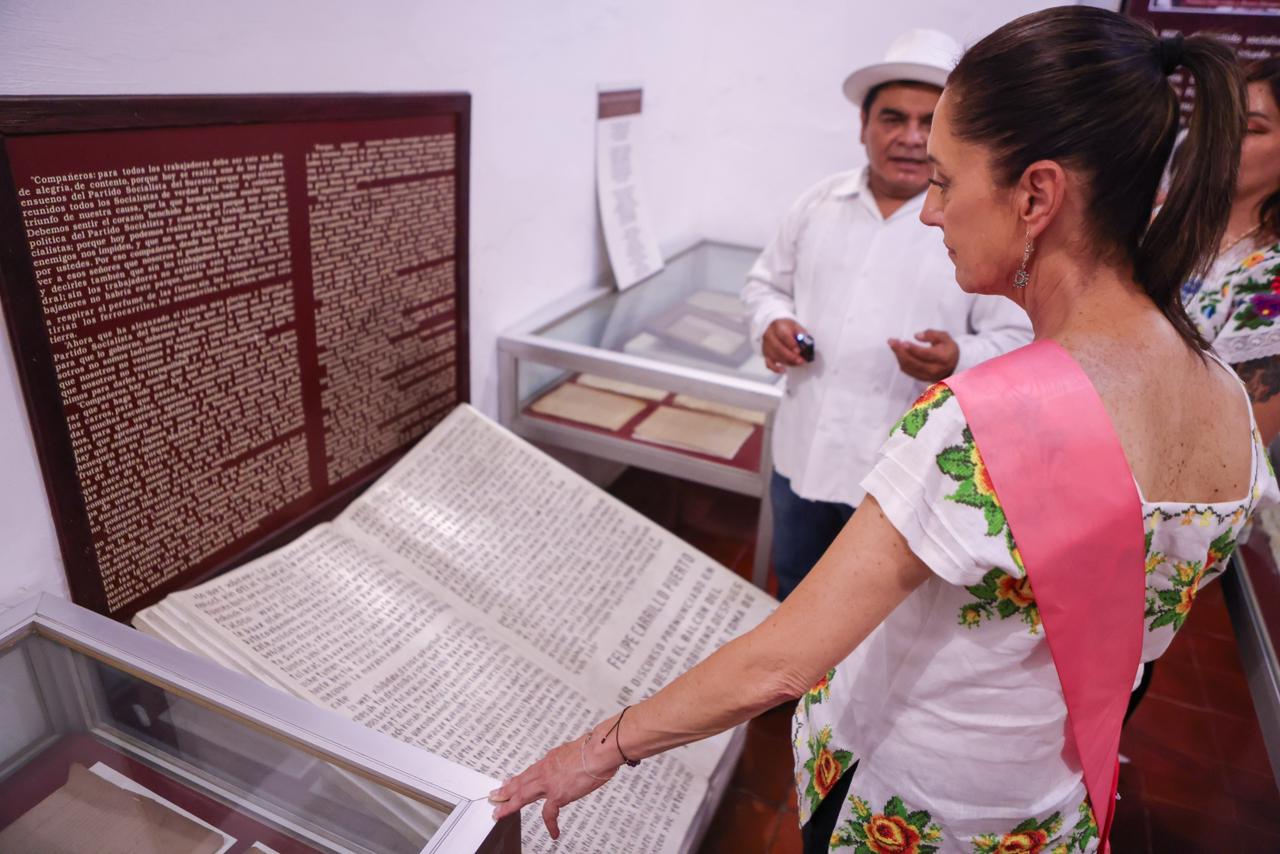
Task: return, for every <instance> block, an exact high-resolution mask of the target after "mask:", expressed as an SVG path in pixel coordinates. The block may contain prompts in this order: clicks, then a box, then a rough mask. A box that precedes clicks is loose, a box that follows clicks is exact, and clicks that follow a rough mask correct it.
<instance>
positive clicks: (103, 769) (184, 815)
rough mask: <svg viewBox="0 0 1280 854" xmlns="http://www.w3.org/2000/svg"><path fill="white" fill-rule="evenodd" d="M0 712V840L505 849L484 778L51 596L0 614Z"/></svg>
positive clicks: (69, 845)
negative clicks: (495, 821)
mask: <svg viewBox="0 0 1280 854" xmlns="http://www.w3.org/2000/svg"><path fill="white" fill-rule="evenodd" d="M0 720H2V721H3V725H2V726H0V851H43V850H60V851H65V850H77V851H78V850H85V851H95V852H102V851H129V852H148V851H157V852H159V851H164V852H177V851H192V852H207V854H222V852H232V854H237V852H267V854H270V852H279V854H290V852H302V851H334V852H369V854H374V852H377V854H382V852H387V854H390V852H445V851H448V852H472V851H476V852H478V851H486V852H490V851H492V852H516V851H519V846H520V827H519V820H518V818H519V817H518V816H513V817H512V819H507V820H504V821H502V822H500V823H497V824H495V823H494V822H493V820H492V819H491V818H490V815H491V812H492V807H491V806H490V805H489V804H488V803H487V801H486V800H485V798H486V795H487V793H488V792H489V791H490V790H491V789H492V788H494V787H495V786H496V785H497V781H496V780H493V779H491V778H488V777H486V776H484V775H482V774H479V773H477V772H475V771H472V770H469V769H467V768H463V767H462V766H459V765H456V764H454V763H451V762H447V761H445V760H443V759H441V758H439V757H436V756H433V755H431V754H429V753H427V752H425V751H423V750H420V749H417V748H414V747H411V746H409V745H406V744H403V743H401V742H398V741H396V740H394V739H392V738H390V737H388V736H385V735H382V734H380V733H376V732H373V731H372V730H369V729H366V728H364V727H362V726H359V725H357V724H354V723H351V722H349V721H346V720H343V719H341V718H339V717H337V716H335V715H333V714H332V713H330V712H328V711H326V710H324V709H320V708H317V707H315V706H313V705H311V704H309V703H306V702H304V701H302V700H299V699H296V698H293V697H290V696H287V695H285V694H283V693H281V692H279V691H276V690H274V689H272V688H270V687H268V686H266V685H264V684H262V683H260V682H258V681H256V680H253V679H251V678H249V677H246V676H243V675H240V674H237V673H233V672H231V671H228V670H226V669H224V668H221V667H219V666H218V665H216V664H213V663H211V662H209V661H206V660H204V659H202V658H199V657H197V656H194V655H192V654H190V653H188V652H185V651H183V650H180V649H177V648H176V647H173V646H170V645H168V644H166V643H164V642H162V641H159V640H156V639H155V638H151V637H149V636H146V635H143V634H141V633H140V632H137V631H135V630H133V629H130V628H128V627H127V626H124V625H121V624H119V623H116V622H113V621H111V620H108V619H107V618H105V617H102V616H100V615H98V614H94V613H92V612H90V611H87V610H85V609H83V608H80V607H78V606H76V605H73V604H71V603H69V602H66V601H63V600H61V599H57V598H55V597H52V596H48V595H45V596H41V597H39V598H37V599H33V600H31V601H30V602H28V603H26V604H24V605H21V606H18V607H16V608H11V609H9V610H7V611H3V612H0Z"/></svg>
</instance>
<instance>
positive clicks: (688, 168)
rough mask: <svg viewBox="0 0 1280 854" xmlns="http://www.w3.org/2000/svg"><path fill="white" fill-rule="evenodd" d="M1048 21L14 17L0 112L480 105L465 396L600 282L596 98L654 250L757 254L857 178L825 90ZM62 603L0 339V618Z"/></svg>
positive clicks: (391, 11)
mask: <svg viewBox="0 0 1280 854" xmlns="http://www.w3.org/2000/svg"><path fill="white" fill-rule="evenodd" d="M1046 5H1050V4H1049V3H1043V2H1014V1H1013V0H986V2H983V3H980V4H978V3H953V2H947V0H915V2H899V3H896V4H893V3H870V2H850V0H810V2H806V3H794V2H786V1H785V0H736V2H730V0H702V2H696V3H690V2H687V0H632V2H626V0H578V2H570V0H543V2H539V3H525V2H517V1H516V0H508V2H500V0H454V2H442V0H436V1H435V2H431V0H362V2H358V3H355V2H350V0H219V2H205V0H171V2H166V3H158V2H153V0H111V2H101V0H5V2H3V3H0V57H3V61H0V93H3V94H9V95H35V94H72V93H75V94H91V93H92V94H122V93H210V92H276V91H279V92H290V91H297V92H301V91H372V90H378V91H385V90H442V89H459V90H466V91H469V92H470V93H471V94H472V98H473V100H472V110H473V112H472V152H471V154H472V157H471V187H472V192H471V336H472V338H471V341H472V344H471V360H472V375H473V387H472V395H473V399H474V400H475V401H476V402H477V403H478V404H479V405H480V406H481V408H483V409H484V410H485V411H487V412H489V413H491V414H492V413H494V412H495V410H496V388H495V384H496V374H495V370H494V338H495V335H496V333H497V332H498V331H499V330H501V329H503V328H505V327H506V326H508V325H510V324H511V323H514V322H515V321H517V320H519V319H520V318H521V317H523V316H525V315H527V314H529V313H530V312H531V311H532V310H533V309H535V308H537V307H538V306H540V305H542V304H544V303H546V302H548V301H550V300H551V299H553V298H554V297H556V296H559V295H561V294H564V293H566V292H568V291H571V290H573V289H575V288H578V287H581V286H583V285H585V284H587V283H588V282H591V281H593V280H594V279H595V278H596V277H597V276H598V275H599V274H600V272H601V271H602V270H603V268H604V264H605V259H604V256H603V248H602V243H601V240H600V238H599V236H598V226H597V225H596V218H595V208H594V197H593V188H594V177H593V174H594V173H593V151H592V146H593V142H594V134H593V121H594V107H595V101H594V92H595V87H596V85H597V84H598V83H601V82H605V83H609V82H616V81H640V82H641V83H642V84H643V86H644V90H645V106H644V111H645V125H646V134H647V140H646V142H647V149H646V157H645V160H644V161H643V162H642V163H641V167H642V169H643V172H644V173H645V176H646V178H647V182H646V192H647V197H648V201H649V203H650V206H651V208H652V213H653V219H654V220H655V224H656V230H657V232H658V239H659V243H660V244H661V246H662V248H663V249H664V251H666V252H671V251H674V250H676V249H679V248H682V247H684V246H686V245H688V244H689V243H691V242H693V241H694V240H695V239H697V238H699V237H702V236H707V237H716V238H721V239H727V240H733V241H737V242H743V243H748V244H755V245H759V244H761V243H763V242H764V241H765V240H766V239H767V238H768V236H769V233H770V232H771V231H772V228H773V225H774V223H775V222H776V221H777V218H778V216H779V215H780V214H781V212H782V210H783V209H784V208H785V206H786V205H787V204H788V203H789V202H790V201H791V199H792V198H793V197H794V196H795V195H796V194H797V193H798V192H800V190H802V189H803V188H804V187H805V186H807V185H808V184H809V183H811V182H812V181H814V180H816V179H817V178H819V177H820V176H822V175H824V174H826V173H828V172H832V171H835V170H838V169H844V168H851V167H853V166H855V165H859V164H860V163H861V162H862V157H861V153H860V151H859V149H858V146H857V145H856V114H855V111H854V109H853V108H852V107H851V106H850V105H848V104H847V103H846V102H845V101H844V100H843V98H842V96H841V95H840V89H839V84H840V81H841V80H842V79H843V78H844V76H845V74H847V73H848V71H849V70H851V69H852V67H853V66H855V65H857V64H859V63H861V62H864V61H871V60H874V59H876V58H878V57H879V55H880V54H881V53H882V52H883V50H884V48H885V46H886V45H887V43H888V41H889V40H890V39H891V38H892V36H893V35H895V34H896V33H898V32H899V31H901V30H902V29H905V28H906V27H909V26H921V25H924V26H932V27H937V28H940V29H944V30H947V31H949V32H951V33H952V34H953V35H955V36H956V37H958V38H960V39H962V40H967V41H971V40H972V39H973V38H974V37H976V36H979V35H981V34H983V33H985V32H986V31H988V30H990V29H992V28H993V27H995V26H997V25H998V24H1000V23H1002V22H1003V21H1005V20H1007V19H1009V18H1011V17H1014V16H1015V15H1017V14H1021V13H1022V12H1024V11H1030V10H1032V9H1036V8H1042V7H1043V6H1046ZM41 589H43V590H50V591H55V592H61V591H64V590H65V584H64V581H63V578H62V571H61V565H60V559H59V556H58V550H57V544H56V541H55V538H54V532H53V525H52V521H51V519H50V516H49V511H48V503H47V501H46V498H45V494H44V488H43V484H42V481H41V477H40V472H39V468H38V466H37V464H36V461H35V456H34V446H33V444H32V438H31V432H30V429H29V427H28V425H27V422H26V416H25V408H24V406H23V403H22V399H21V391H20V388H19V386H18V383H17V379H16V373H15V369H14V364H13V356H12V350H11V348H10V346H9V342H8V339H7V335H6V334H5V333H4V332H3V330H0V604H3V603H4V602H12V601H15V600H17V599H20V598H23V597H25V596H26V595H28V594H30V593H32V592H34V591H36V590H41Z"/></svg>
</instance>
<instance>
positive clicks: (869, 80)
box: [742, 30, 1031, 598]
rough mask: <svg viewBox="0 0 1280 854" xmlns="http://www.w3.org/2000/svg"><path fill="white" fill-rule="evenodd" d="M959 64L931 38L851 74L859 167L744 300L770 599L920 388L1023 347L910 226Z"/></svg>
mask: <svg viewBox="0 0 1280 854" xmlns="http://www.w3.org/2000/svg"><path fill="white" fill-rule="evenodd" d="M960 53H961V49H960V45H959V44H957V43H956V42H955V41H954V40H953V39H952V38H951V37H950V36H948V35H946V34H945V33H940V32H937V31H936V30H911V31H909V32H907V33H905V34H903V35H902V36H901V37H899V38H898V39H897V40H896V41H895V42H894V43H893V45H892V46H891V47H890V48H889V51H888V55H887V56H886V57H885V61H884V62H880V63H876V64H874V65H869V66H867V67H865V68H861V69H859V70H858V71H855V72H854V73H853V74H851V75H849V78H848V79H847V80H845V83H844V94H845V96H846V97H847V98H848V99H849V100H850V101H852V102H853V103H854V104H857V105H858V106H859V107H860V108H861V111H862V131H861V135H860V137H859V139H860V141H861V142H862V144H863V147H864V148H865V150H866V154H867V161H868V163H867V166H866V168H864V169H861V170H857V171H853V172H844V173H840V174H837V175H833V176H831V177H829V178H827V179H825V180H824V181H822V182H820V183H819V184H818V185H817V186H815V187H813V188H812V189H810V190H809V191H808V192H806V193H805V194H804V195H802V196H801V197H800V199H799V200H798V201H797V202H796V203H795V205H794V206H793V207H792V208H791V210H790V211H789V212H788V213H787V215H786V217H785V219H784V220H783V222H782V227H781V228H780V229H779V231H778V234H777V236H776V237H775V238H774V239H773V241H772V242H771V243H770V244H769V246H768V248H767V249H765V251H764V252H763V253H762V254H761V256H760V258H759V260H757V261H756V264H755V266H754V267H753V268H752V270H751V273H750V274H749V276H748V279H747V285H746V287H745V288H744V289H743V292H742V298H743V301H744V302H746V304H747V306H748V308H749V309H750V310H751V312H752V333H753V335H754V337H755V339H756V340H757V341H759V342H760V346H761V349H762V351H763V353H764V357H765V362H766V364H768V366H769V368H770V369H771V370H773V371H776V372H778V373H783V372H785V373H786V375H787V385H786V389H787V390H786V395H785V397H784V398H783V401H782V404H781V406H780V407H779V409H778V413H777V417H776V420H775V423H774V431H773V460H774V473H773V481H772V483H771V485H770V500H771V502H772V505H773V512H774V531H775V534H774V545H773V562H774V569H775V571H776V572H777V575H778V587H779V589H778V595H779V597H780V598H781V597H785V596H786V595H787V594H788V593H790V592H791V590H793V589H794V588H795V586H796V585H797V584H799V583H800V580H801V579H802V578H803V577H804V576H805V574H806V573H808V571H809V569H810V568H811V567H812V566H813V565H814V564H815V563H817V560H818V558H819V557H821V556H822V553H823V552H824V551H826V548H827V546H829V545H830V544H831V541H832V540H834V539H835V536H836V534H837V533H839V531H840V529H841V528H842V527H843V526H844V523H845V522H847V521H848V520H849V517H850V516H852V515H853V512H854V509H855V508H856V507H857V505H858V503H859V502H861V501H862V498H863V496H864V495H865V492H864V491H863V489H862V488H861V487H860V486H859V485H858V484H859V482H860V481H861V480H862V478H863V477H864V476H865V475H866V474H867V473H868V472H869V471H870V470H871V468H872V465H873V464H874V462H875V454H876V451H877V449H878V448H879V447H880V444H881V443H882V442H883V441H884V440H885V438H886V437H887V435H888V431H889V429H890V428H891V427H892V425H893V423H894V421H895V420H896V419H897V418H898V417H899V416H901V415H902V413H903V412H905V411H906V410H907V408H908V407H909V406H910V405H911V404H912V402H913V401H914V400H915V399H916V397H918V396H919V395H920V393H921V392H923V391H924V389H925V388H926V385H927V384H928V383H932V382H936V381H938V380H940V379H944V378H945V377H947V376H950V375H951V374H952V373H953V372H955V371H958V370H964V369H965V368H968V367H971V366H973V365H975V364H977V363H978V362H981V361H984V360H986V359H989V358H991V357H993V356H997V355H999V354H1001V353H1004V352H1006V351H1008V350H1012V349H1014V348H1016V347H1020V346H1022V345H1023V344H1026V343H1028V342H1029V341H1030V340H1031V324H1030V322H1029V321H1028V319H1027V316H1026V314H1025V313H1023V311H1022V309H1020V308H1018V307H1017V306H1016V305H1014V304H1013V303H1012V302H1010V301H1008V300H1003V299H1000V298H997V297H982V296H973V295H970V294H966V293H964V292H963V291H961V290H960V288H959V287H958V286H957V285H956V283H955V275H954V273H955V271H954V268H953V266H952V264H951V261H950V259H949V258H948V257H947V252H946V248H945V247H944V246H943V244H942V239H941V237H940V236H939V235H938V234H937V232H936V231H933V230H932V229H929V228H926V227H925V226H924V225H923V224H922V223H921V222H920V221H919V215H920V209H921V207H922V205H923V204H924V195H925V191H926V189H927V188H928V182H929V164H928V161H927V159H926V156H925V143H926V141H927V140H928V137H929V125H930V122H931V120H932V118H933V109H934V106H935V105H936V104H937V102H938V96H939V95H940V94H941V92H942V86H943V84H944V83H945V82H946V79H947V74H948V73H950V70H951V68H952V66H953V65H954V64H955V61H956V60H957V59H958V58H959V56H960ZM810 359H811V361H810Z"/></svg>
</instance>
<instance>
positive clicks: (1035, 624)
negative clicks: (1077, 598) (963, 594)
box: [960, 567, 1040, 635]
mask: <svg viewBox="0 0 1280 854" xmlns="http://www.w3.org/2000/svg"><path fill="white" fill-rule="evenodd" d="M965 590H968V591H969V592H970V593H972V594H973V595H974V596H975V597H976V598H977V600H978V601H976V602H970V603H969V604H967V605H962V606H961V607H960V625H962V626H964V627H966V628H970V629H972V628H975V627H977V626H979V625H981V624H982V621H983V620H989V619H993V618H994V617H996V616H997V615H999V617H1000V619H1002V620H1007V619H1009V618H1010V617H1012V616H1014V615H1015V614H1016V615H1017V616H1019V617H1021V618H1022V622H1024V623H1026V624H1027V626H1028V630H1029V631H1030V632H1031V634H1033V635H1034V634H1039V633H1040V609H1039V608H1037V607H1036V599H1035V596H1034V595H1033V594H1032V592H1031V581H1030V579H1028V578H1027V576H1026V575H1025V574H1024V575H1022V576H1021V577H1018V576H1013V575H1010V574H1009V573H1007V572H1005V571H1004V570H1003V569H1000V568H999V567H996V568H995V569H992V570H991V571H990V572H988V573H987V574H986V575H984V576H982V583H981V584H973V585H970V586H968V587H966V588H965Z"/></svg>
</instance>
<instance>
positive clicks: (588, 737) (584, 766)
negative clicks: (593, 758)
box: [578, 731, 613, 782]
mask: <svg viewBox="0 0 1280 854" xmlns="http://www.w3.org/2000/svg"><path fill="white" fill-rule="evenodd" d="M590 740H591V733H590V732H589V731H588V732H587V734H586V735H584V736H583V737H582V749H581V750H579V751H578V752H579V754H580V755H581V756H582V773H583V774H586V775H587V776H588V777H590V778H591V779H592V780H600V781H602V782H607V781H609V780H612V779H613V775H612V774H611V775H609V776H608V777H597V776H596V775H595V774H592V773H591V772H590V771H588V770H587V742H588V741H590Z"/></svg>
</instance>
